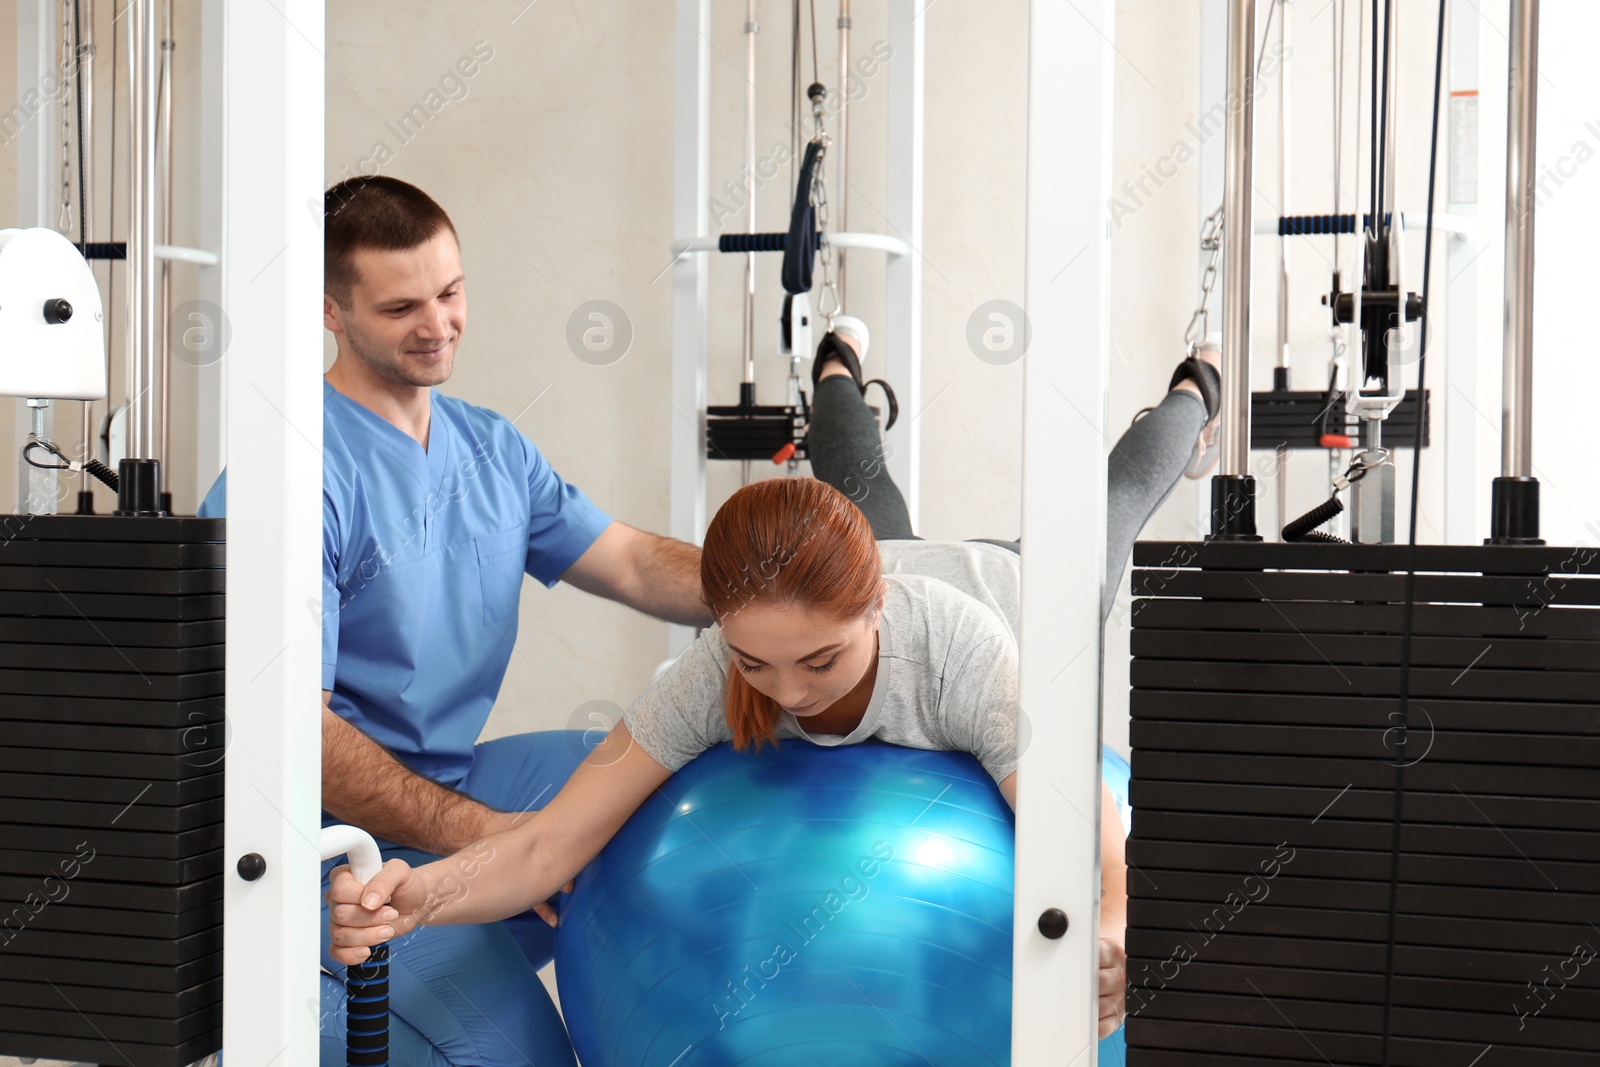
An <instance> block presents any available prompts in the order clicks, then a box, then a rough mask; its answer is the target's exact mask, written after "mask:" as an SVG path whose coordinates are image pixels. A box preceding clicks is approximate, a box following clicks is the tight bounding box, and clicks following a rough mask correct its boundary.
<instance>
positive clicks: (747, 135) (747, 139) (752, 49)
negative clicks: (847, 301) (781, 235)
mask: <svg viewBox="0 0 1600 1067" xmlns="http://www.w3.org/2000/svg"><path fill="white" fill-rule="evenodd" d="M759 30H760V26H759V24H758V23H757V22H756V0H747V3H746V4H745V16H744V41H745V44H744V77H745V83H746V84H745V87H744V183H745V185H746V189H745V220H746V223H747V225H746V227H745V228H746V231H747V232H749V233H755V232H756V34H757V33H758V32H759ZM755 330H756V255H755V253H754V252H747V253H745V257H744V380H745V381H746V382H747V383H749V382H754V381H755V380H756V333H755Z"/></svg>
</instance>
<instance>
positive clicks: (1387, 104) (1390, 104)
mask: <svg viewBox="0 0 1600 1067" xmlns="http://www.w3.org/2000/svg"><path fill="white" fill-rule="evenodd" d="M1387 26H1388V29H1387V31H1386V34H1385V35H1386V37H1387V38H1388V42H1389V47H1388V56H1387V57H1385V60H1384V76H1383V84H1384V86H1385V87H1386V88H1387V89H1388V92H1387V93H1386V94H1385V95H1384V98H1383V174H1382V175H1381V176H1380V177H1379V179H1378V180H1379V181H1380V182H1382V183H1383V203H1381V204H1374V205H1372V215H1373V219H1372V225H1373V229H1374V230H1375V231H1376V232H1377V233H1378V234H1379V235H1380V236H1381V235H1387V234H1388V232H1389V227H1390V226H1391V225H1393V224H1394V223H1395V222H1397V221H1399V220H1397V219H1395V218H1394V205H1395V203H1396V200H1395V188H1394V186H1395V156H1396V155H1398V154H1399V153H1398V152H1397V151H1396V150H1395V143H1396V142H1397V140H1398V139H1399V136H1398V127H1399V125H1400V123H1399V119H1398V118H1397V110H1396V107H1395V101H1397V100H1398V99H1399V98H1400V84H1399V81H1400V4H1399V0H1395V2H1393V3H1390V4H1389V7H1388V21H1387Z"/></svg>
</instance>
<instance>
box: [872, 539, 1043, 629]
mask: <svg viewBox="0 0 1600 1067" xmlns="http://www.w3.org/2000/svg"><path fill="white" fill-rule="evenodd" d="M878 555H879V556H880V557H881V558H882V560H883V573H885V574H921V575H925V576H926V577H929V578H937V579H939V581H941V582H944V583H945V584H946V585H953V586H955V587H956V588H957V589H959V590H961V591H962V592H963V593H965V594H967V595H968V596H970V597H974V598H976V599H977V600H978V601H980V602H981V603H983V604H984V605H985V606H986V607H988V608H989V610H990V611H993V612H994V613H995V614H996V615H998V616H1000V619H1001V621H1003V622H1004V623H1005V624H1006V627H1007V628H1008V629H1009V630H1010V632H1011V639H1012V640H1013V641H1015V640H1016V639H1017V634H1018V633H1019V632H1020V630H1021V628H1022V557H1021V556H1019V555H1018V554H1017V553H1015V552H1013V551H1011V550H1010V549H1009V548H1001V547H1000V546H999V545H991V544H988V543H986V542H984V541H879V542H878Z"/></svg>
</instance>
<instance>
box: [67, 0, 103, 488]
mask: <svg viewBox="0 0 1600 1067" xmlns="http://www.w3.org/2000/svg"><path fill="white" fill-rule="evenodd" d="M75 27H76V28H75V31H74V32H76V33H77V35H78V40H77V46H78V52H77V63H78V65H77V69H78V71H81V75H75V84H76V85H77V86H78V114H79V120H78V121H79V122H80V123H81V126H82V128H81V129H80V130H79V131H78V132H79V134H80V135H81V136H80V137H79V139H78V143H79V145H80V146H81V147H80V149H79V156H80V158H79V160H78V166H79V170H80V172H81V173H82V174H83V188H82V189H79V190H78V202H79V206H80V209H81V210H82V211H83V233H81V234H80V235H79V236H80V237H81V238H82V239H83V240H84V241H92V240H94V237H93V236H92V234H93V233H94V195H93V193H92V192H91V190H92V189H93V188H94V0H83V2H82V3H81V4H80V5H79V6H78V17H77V21H76V23H75ZM90 266H91V269H93V264H91V265H90ZM108 269H109V268H108ZM109 350H110V346H109V345H108V346H107V351H108V353H109ZM110 380H111V378H110V375H107V376H106V381H108V382H109V381H110ZM93 455H94V401H92V400H85V401H84V402H83V453H82V455H80V456H79V457H78V458H79V459H80V460H88V459H89V458H90V457H91V456H93ZM93 484H94V479H93V478H91V477H90V476H89V474H88V473H87V472H85V473H84V474H83V475H82V476H81V477H80V479H79V485H78V490H79V491H80V492H88V491H89V490H90V487H91V486H92V485H93ZM80 499H81V498H80Z"/></svg>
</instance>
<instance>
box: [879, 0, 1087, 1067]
mask: <svg viewBox="0 0 1600 1067" xmlns="http://www.w3.org/2000/svg"><path fill="white" fill-rule="evenodd" d="M1086 21H1087V22H1088V26H1085V25H1084V23H1085V22H1086ZM1115 25H1116V4H1115V3H1114V0H1094V2H1093V3H1080V4H1077V5H1066V4H1060V3H1056V2H1054V0H1034V2H1033V3H1032V4H1031V10H1030V22H1029V39H1028V49H1029V56H1028V207H1027V264H1026V311H1027V315H1028V318H1029V320H1030V321H1031V324H1032V329H1033V343H1032V345H1031V346H1030V347H1029V349H1028V351H1027V354H1026V355H1025V356H1024V357H1023V367H1024V385H1023V415H1022V541H1023V544H1025V545H1029V544H1031V545H1040V546H1049V550H1048V551H1039V552H1025V553H1024V555H1023V566H1022V627H1021V635H1020V636H1021V654H1022V660H1021V668H1022V670H1021V681H1022V709H1023V712H1024V714H1025V715H1026V719H1025V722H1026V724H1027V726H1028V728H1029V732H1025V733H1024V735H1023V736H1024V737H1025V738H1027V739H1028V743H1027V745H1026V747H1025V748H1024V749H1023V751H1022V762H1021V765H1020V768H1019V771H1018V776H1017V784H1018V791H1017V792H1018V796H1017V880H1016V927H1015V945H1014V949H1015V955H1014V965H1013V970H1012V974H1013V984H1012V1004H1013V1012H1014V1014H1013V1018H1012V1049H1011V1062H1012V1063H1015V1064H1018V1065H1024V1067H1033V1065H1036V1064H1072V1065H1073V1067H1094V1064H1095V1062H1096V1058H1097V1055H1098V1043H1097V1038H1098V1029H1097V1026H1098V1012H1097V1010H1096V1001H1097V989H1098V985H1097V970H1098V958H1099V957H1098V953H1099V912H1098V908H1097V902H1098V900H1099V895H1100V892H1099V890H1100V864H1099V862H1098V860H1099V855H1100V830H1099V825H1100V823H1099V818H1100V743H1101V742H1100V671H1101V641H1102V636H1103V635H1102V627H1101V622H1100V596H1101V587H1102V585H1103V584H1104V581H1105V562H1104V561H1105V558H1106V465H1105V461H1104V459H1103V457H1104V456H1105V454H1106V445H1105V436H1104V424H1105V396H1106V390H1105V385H1106V381H1107V372H1108V354H1109V352H1110V328H1109V324H1110V301H1109V295H1110V274H1111V242H1110V238H1109V234H1108V232H1107V226H1106V218H1105V213H1104V209H1103V205H1104V204H1105V203H1106V201H1107V200H1108V199H1109V198H1110V196H1111V126H1112V70H1113V62H1114V60H1115V52H1114V50H1113V48H1112V45H1111V38H1112V34H1113V33H1114V32H1115ZM1091 31H1092V32H1091ZM898 59H899V57H898V56H896V57H895V61H896V62H898ZM1063 264H1069V266H1068V268H1067V270H1066V271H1065V273H1063V271H1062V265H1063ZM1052 279H1055V281H1054V284H1052ZM1058 390H1059V391H1061V392H1065V393H1067V394H1069V395H1070V396H1072V397H1073V398H1074V401H1073V406H1074V407H1076V408H1077V409H1078V410H1079V412H1080V413H1086V414H1087V416H1088V417H1087V418H1084V417H1081V415H1080V414H1075V413H1074V412H1073V411H1072V410H1071V408H1069V406H1068V404H1067V402H1066V401H1064V400H1063V399H1062V396H1061V392H1058ZM1063 455H1067V456H1081V457H1086V460H1085V461H1084V462H1077V463H1063V462H1061V459H1060V457H1061V456H1063ZM1030 733H1031V736H1030ZM1091 857H1093V861H1090V858H1091ZM1063 920H1065V929H1064V930H1062V928H1061V927H1062V925H1063ZM1050 934H1054V935H1056V936H1055V938H1054V939H1052V937H1051V936H1049V935H1050ZM1063 1009H1066V1010H1063Z"/></svg>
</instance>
